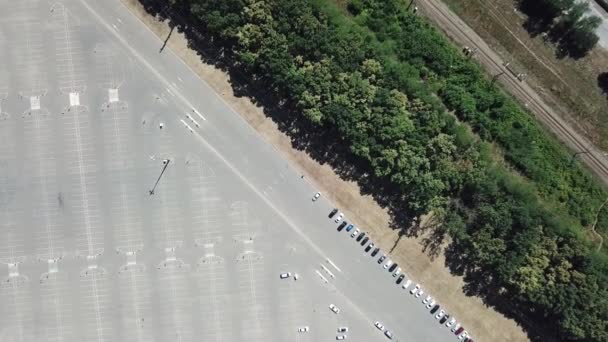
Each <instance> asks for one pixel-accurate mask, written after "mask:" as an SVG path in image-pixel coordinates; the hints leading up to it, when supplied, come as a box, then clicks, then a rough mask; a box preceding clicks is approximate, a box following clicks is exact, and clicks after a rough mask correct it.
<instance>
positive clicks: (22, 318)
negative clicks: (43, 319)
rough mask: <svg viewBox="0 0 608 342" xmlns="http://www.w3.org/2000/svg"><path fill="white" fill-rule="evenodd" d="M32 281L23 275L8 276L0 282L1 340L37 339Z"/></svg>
mask: <svg viewBox="0 0 608 342" xmlns="http://www.w3.org/2000/svg"><path fill="white" fill-rule="evenodd" d="M31 285H32V284H31V282H30V280H29V279H28V278H27V277H26V276H23V275H19V276H12V277H9V278H6V277H5V275H3V276H2V281H1V282H0V303H2V305H1V306H0V310H1V311H0V312H2V319H1V320H0V340H2V341H5V340H6V341H10V340H14V341H28V342H30V341H35V339H34V336H35V334H36V331H37V326H36V325H35V324H34V315H33V308H32V305H33V302H34V300H33V296H32V292H31Z"/></svg>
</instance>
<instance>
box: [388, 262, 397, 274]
mask: <svg viewBox="0 0 608 342" xmlns="http://www.w3.org/2000/svg"><path fill="white" fill-rule="evenodd" d="M397 266H399V265H397V263H394V264H393V265H392V266H391V267H389V269H388V271H389V272H393V271H394V270H395V268H397Z"/></svg>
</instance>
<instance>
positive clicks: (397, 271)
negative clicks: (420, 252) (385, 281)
mask: <svg viewBox="0 0 608 342" xmlns="http://www.w3.org/2000/svg"><path fill="white" fill-rule="evenodd" d="M400 274H401V267H399V268H398V269H397V270H396V271H395V273H393V278H395V277H397V276H398V275H400Z"/></svg>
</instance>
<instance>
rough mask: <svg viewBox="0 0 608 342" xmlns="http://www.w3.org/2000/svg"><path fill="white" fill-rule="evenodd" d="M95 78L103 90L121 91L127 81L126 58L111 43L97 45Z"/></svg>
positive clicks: (95, 50) (95, 49)
mask: <svg viewBox="0 0 608 342" xmlns="http://www.w3.org/2000/svg"><path fill="white" fill-rule="evenodd" d="M93 53H94V59H95V76H96V79H97V84H98V85H99V87H100V88H101V89H102V90H104V91H105V90H107V89H119V88H120V87H121V86H122V84H123V82H124V81H125V63H126V62H125V58H124V57H123V56H121V55H120V54H119V52H118V50H117V47H116V46H115V45H113V44H110V43H100V44H97V45H95V48H94V50H93Z"/></svg>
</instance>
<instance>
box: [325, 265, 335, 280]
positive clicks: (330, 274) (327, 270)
mask: <svg viewBox="0 0 608 342" xmlns="http://www.w3.org/2000/svg"><path fill="white" fill-rule="evenodd" d="M321 267H323V269H324V270H325V272H327V274H329V276H330V277H332V278H335V277H336V276H335V275H334V274H333V273H331V271H330V270H329V269H328V268H327V267H325V265H323V264H321Z"/></svg>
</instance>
